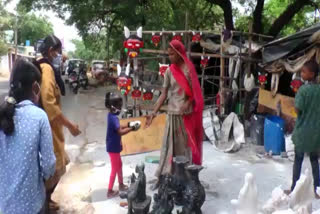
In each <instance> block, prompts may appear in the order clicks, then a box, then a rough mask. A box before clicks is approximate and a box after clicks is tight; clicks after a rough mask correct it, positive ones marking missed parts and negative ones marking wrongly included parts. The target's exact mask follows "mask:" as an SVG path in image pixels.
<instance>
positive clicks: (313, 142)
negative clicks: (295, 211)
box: [291, 61, 320, 198]
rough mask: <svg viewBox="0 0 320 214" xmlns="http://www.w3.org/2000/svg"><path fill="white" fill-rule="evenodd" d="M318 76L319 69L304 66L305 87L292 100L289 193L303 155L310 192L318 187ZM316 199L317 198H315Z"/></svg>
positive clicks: (319, 138)
mask: <svg viewBox="0 0 320 214" xmlns="http://www.w3.org/2000/svg"><path fill="white" fill-rule="evenodd" d="M318 73H319V65H318V64H317V63H316V62H315V61H308V62H306V63H305V64H304V65H303V67H302V70H301V77H302V79H303V80H304V81H305V82H306V83H307V84H305V85H303V86H302V87H301V88H300V89H299V91H298V93H297V95H296V97H295V108H296V111H297V113H298V118H297V120H296V124H295V128H294V131H293V135H292V140H293V143H294V145H295V158H294V164H293V176H292V186H291V191H293V189H294V188H295V185H296V182H297V181H298V180H299V178H300V174H301V167H302V162H303V159H304V153H307V154H308V155H309V156H310V162H311V166H312V174H313V182H314V190H315V191H316V188H317V187H319V162H318V151H319V149H320V132H319V131H318V128H319V126H320V108H319V106H320V85H318V84H316V78H317V76H318ZM316 197H317V198H318V197H319V196H318V195H317V194H316Z"/></svg>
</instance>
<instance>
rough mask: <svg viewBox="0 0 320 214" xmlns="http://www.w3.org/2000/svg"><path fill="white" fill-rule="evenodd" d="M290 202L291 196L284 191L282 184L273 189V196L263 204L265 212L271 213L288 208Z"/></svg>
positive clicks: (266, 213)
mask: <svg viewBox="0 0 320 214" xmlns="http://www.w3.org/2000/svg"><path fill="white" fill-rule="evenodd" d="M288 204H289V196H288V195H287V194H285V193H284V191H283V190H282V189H281V186H279V187H276V188H275V189H274V190H273V191H272V195H271V198H270V199H269V200H268V201H267V203H266V204H265V205H264V206H263V208H262V209H263V213H265V214H271V213H274V212H275V211H276V210H285V209H288Z"/></svg>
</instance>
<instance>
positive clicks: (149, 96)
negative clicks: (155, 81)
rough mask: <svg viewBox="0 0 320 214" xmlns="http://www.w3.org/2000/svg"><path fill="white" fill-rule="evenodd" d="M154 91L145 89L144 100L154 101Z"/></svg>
mask: <svg viewBox="0 0 320 214" xmlns="http://www.w3.org/2000/svg"><path fill="white" fill-rule="evenodd" d="M153 91H154V90H153V89H143V96H142V99H143V100H152V99H153Z"/></svg>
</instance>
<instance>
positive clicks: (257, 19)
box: [252, 0, 265, 34]
mask: <svg viewBox="0 0 320 214" xmlns="http://www.w3.org/2000/svg"><path fill="white" fill-rule="evenodd" d="M264 1H265V0H258V1H257V5H256V8H255V10H254V12H253V25H252V31H253V32H254V33H260V34H261V33H263V24H262V13H263V7H264Z"/></svg>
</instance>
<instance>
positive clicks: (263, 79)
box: [258, 72, 268, 85]
mask: <svg viewBox="0 0 320 214" xmlns="http://www.w3.org/2000/svg"><path fill="white" fill-rule="evenodd" d="M267 76H268V73H265V74H261V73H260V72H259V76H258V81H259V83H260V85H265V84H267V83H268V81H267Z"/></svg>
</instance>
